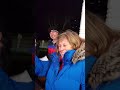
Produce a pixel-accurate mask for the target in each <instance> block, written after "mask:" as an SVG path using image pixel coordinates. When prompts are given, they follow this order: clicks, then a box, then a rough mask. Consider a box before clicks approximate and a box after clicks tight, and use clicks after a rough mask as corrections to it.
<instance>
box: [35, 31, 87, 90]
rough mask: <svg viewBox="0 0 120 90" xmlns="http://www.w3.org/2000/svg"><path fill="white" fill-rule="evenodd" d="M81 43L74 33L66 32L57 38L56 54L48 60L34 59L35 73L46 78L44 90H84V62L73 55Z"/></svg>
mask: <svg viewBox="0 0 120 90" xmlns="http://www.w3.org/2000/svg"><path fill="white" fill-rule="evenodd" d="M82 42H84V41H82V39H81V38H80V37H79V35H78V34H77V33H76V32H74V31H72V30H67V31H65V32H63V33H61V34H60V35H59V36H58V39H57V43H56V45H57V52H55V53H53V54H51V56H50V60H48V61H42V60H39V59H38V57H37V56H36V57H35V73H36V75H38V76H46V87H45V89H46V90H85V60H84V58H83V59H82V60H81V58H80V57H79V56H77V57H76V55H75V52H76V50H78V49H79V48H80V47H81V44H82ZM78 51H79V50H78ZM73 56H74V58H73Z"/></svg>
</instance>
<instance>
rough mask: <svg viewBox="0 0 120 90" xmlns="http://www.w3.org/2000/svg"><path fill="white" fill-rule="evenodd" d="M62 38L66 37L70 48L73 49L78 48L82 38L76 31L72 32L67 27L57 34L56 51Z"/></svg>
mask: <svg viewBox="0 0 120 90" xmlns="http://www.w3.org/2000/svg"><path fill="white" fill-rule="evenodd" d="M64 38H66V39H67V40H68V42H69V43H70V45H71V46H72V48H73V49H75V50H76V49H78V48H80V45H81V43H82V42H83V40H82V39H81V38H80V37H79V35H78V34H77V33H76V32H74V31H72V30H70V29H67V30H66V31H65V32H63V33H61V34H60V35H59V36H58V39H57V43H56V45H57V51H58V43H59V41H61V40H63V39H64Z"/></svg>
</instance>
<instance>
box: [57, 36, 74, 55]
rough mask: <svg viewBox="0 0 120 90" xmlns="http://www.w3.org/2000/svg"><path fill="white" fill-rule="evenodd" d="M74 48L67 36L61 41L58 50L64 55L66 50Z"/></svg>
mask: <svg viewBox="0 0 120 90" xmlns="http://www.w3.org/2000/svg"><path fill="white" fill-rule="evenodd" d="M72 49H73V48H72V46H71V45H70V43H69V42H68V40H67V39H66V38H64V39H62V40H60V41H59V43H58V51H59V53H60V55H61V56H62V57H63V56H64V54H65V52H67V51H68V50H72Z"/></svg>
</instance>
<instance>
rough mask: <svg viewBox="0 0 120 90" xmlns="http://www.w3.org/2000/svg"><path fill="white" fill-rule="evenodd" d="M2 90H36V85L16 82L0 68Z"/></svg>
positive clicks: (0, 88)
mask: <svg viewBox="0 0 120 90" xmlns="http://www.w3.org/2000/svg"><path fill="white" fill-rule="evenodd" d="M0 90H34V83H33V82H30V83H24V82H16V81H14V80H12V79H10V78H9V77H8V75H7V74H6V73H5V72H4V71H3V70H2V69H1V68H0Z"/></svg>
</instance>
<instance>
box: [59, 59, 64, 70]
mask: <svg viewBox="0 0 120 90" xmlns="http://www.w3.org/2000/svg"><path fill="white" fill-rule="evenodd" d="M59 63H60V67H59V71H60V70H62V68H63V59H62V57H60V61H59Z"/></svg>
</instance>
